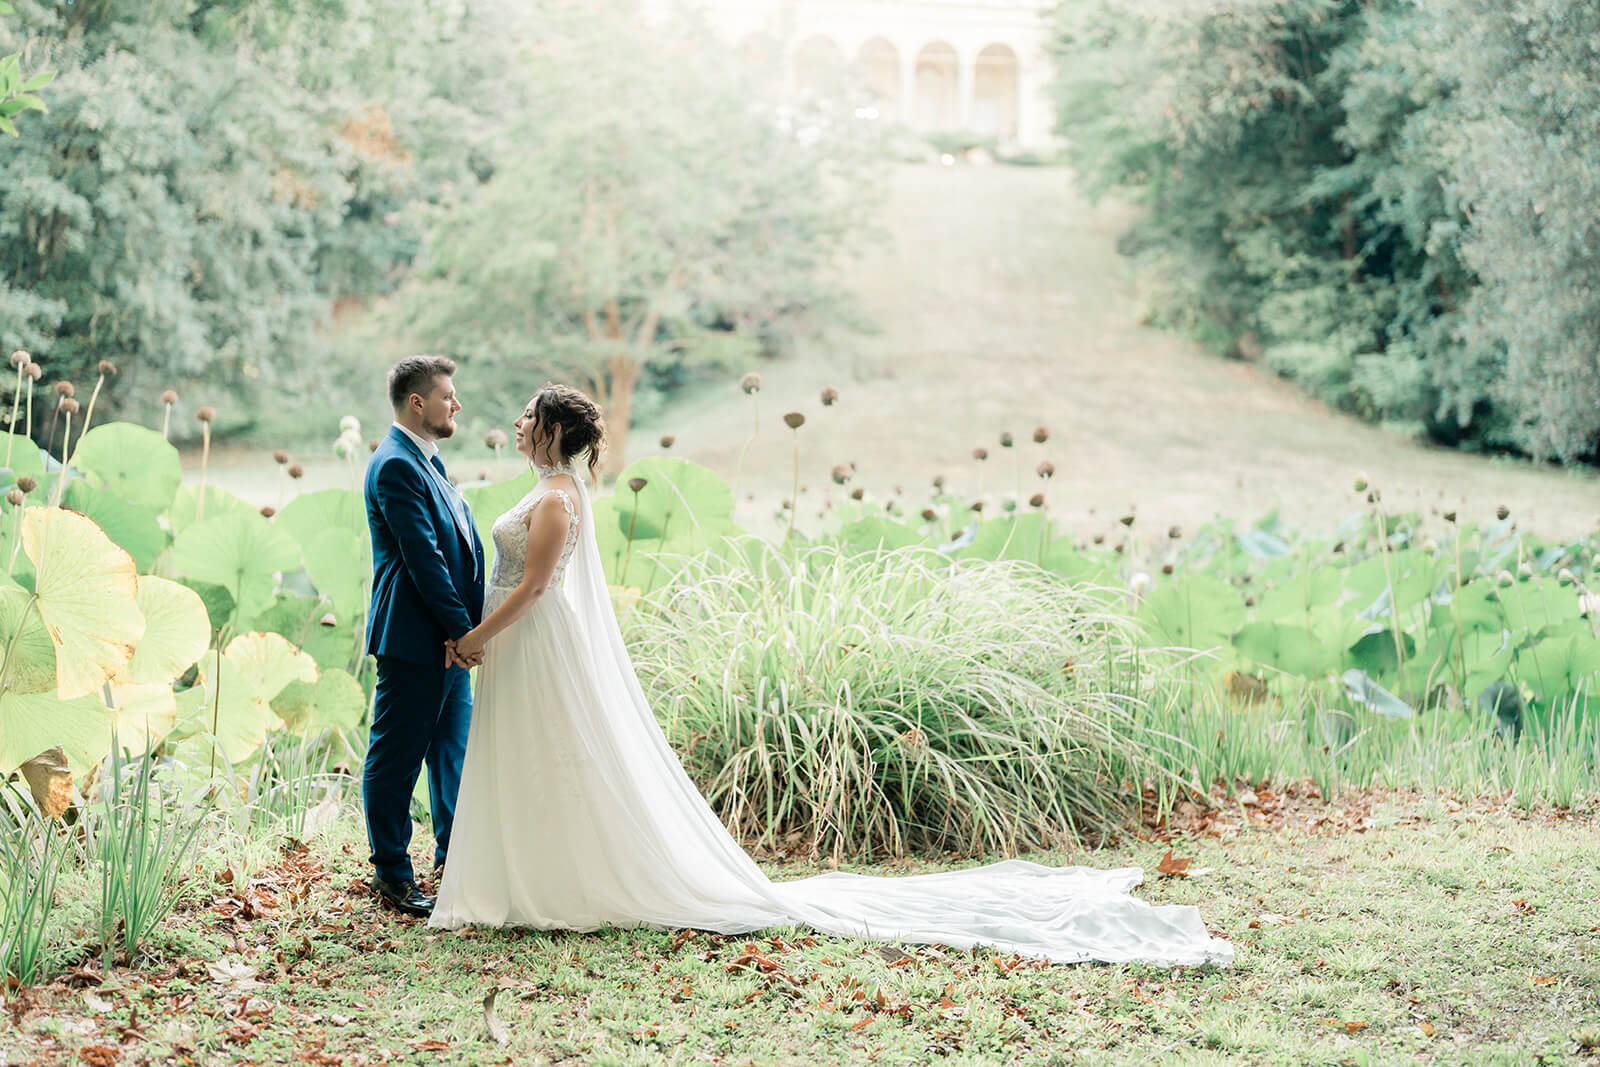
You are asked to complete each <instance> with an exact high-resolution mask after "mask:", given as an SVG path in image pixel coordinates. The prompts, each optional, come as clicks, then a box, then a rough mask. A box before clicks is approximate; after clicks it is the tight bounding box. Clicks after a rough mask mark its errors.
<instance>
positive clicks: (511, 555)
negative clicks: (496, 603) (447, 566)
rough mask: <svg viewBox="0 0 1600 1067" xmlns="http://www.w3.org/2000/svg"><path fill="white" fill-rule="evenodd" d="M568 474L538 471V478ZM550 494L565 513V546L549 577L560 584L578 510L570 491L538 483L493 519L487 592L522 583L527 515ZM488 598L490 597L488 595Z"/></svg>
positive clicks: (574, 540)
mask: <svg viewBox="0 0 1600 1067" xmlns="http://www.w3.org/2000/svg"><path fill="white" fill-rule="evenodd" d="M571 473H572V472H571V471H567V470H559V469H552V470H540V471H539V475H540V477H541V478H548V477H549V476H550V475H552V474H571ZM552 495H553V496H555V497H557V498H558V499H559V500H560V501H561V506H562V507H564V508H565V509H566V511H567V543H566V544H565V545H564V546H563V547H562V549H561V559H560V560H558V561H557V562H556V569H555V573H554V574H553V575H551V577H550V584H551V585H553V586H560V585H561V579H562V578H563V577H564V576H565V575H566V573H567V562H568V561H569V560H571V559H572V550H573V549H574V548H575V547H577V544H578V509H577V506H576V505H575V504H574V503H573V501H572V494H571V493H570V492H568V491H567V490H565V489H557V488H553V487H548V486H545V485H542V484H541V485H538V486H535V487H534V489H533V490H532V491H531V492H529V493H528V495H527V496H525V497H523V498H522V499H521V500H519V501H517V504H516V506H515V507H513V508H512V509H511V510H510V511H508V512H506V513H505V514H504V515H501V516H500V517H499V518H498V519H496V520H494V526H493V528H492V530H491V533H492V534H493V536H494V568H493V569H492V570H491V571H490V572H489V586H490V589H491V590H500V591H502V592H509V591H510V590H512V589H515V588H516V587H517V586H518V585H519V584H520V583H521V582H522V570H523V567H525V566H526V565H527V562H528V513H529V512H530V511H532V510H533V509H534V507H535V506H536V505H537V504H538V503H539V501H541V500H543V499H544V498H545V497H547V496H552ZM490 596H491V597H492V596H493V593H492V592H491V593H490ZM484 610H485V612H486V613H487V612H488V611H490V610H492V609H490V608H488V607H487V606H486V607H485V609H484Z"/></svg>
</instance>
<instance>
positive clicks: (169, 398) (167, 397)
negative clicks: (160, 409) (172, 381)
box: [161, 389, 178, 408]
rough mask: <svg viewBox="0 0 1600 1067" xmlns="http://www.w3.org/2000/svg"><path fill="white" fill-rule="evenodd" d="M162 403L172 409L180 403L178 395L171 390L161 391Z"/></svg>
mask: <svg viewBox="0 0 1600 1067" xmlns="http://www.w3.org/2000/svg"><path fill="white" fill-rule="evenodd" d="M161 402H162V403H163V404H165V405H166V406H167V407H169V408H170V407H171V406H172V405H174V404H176V403H177V402H178V394H177V393H176V392H174V391H173V390H171V389H163V390H161Z"/></svg>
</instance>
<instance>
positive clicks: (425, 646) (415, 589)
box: [365, 426, 484, 665]
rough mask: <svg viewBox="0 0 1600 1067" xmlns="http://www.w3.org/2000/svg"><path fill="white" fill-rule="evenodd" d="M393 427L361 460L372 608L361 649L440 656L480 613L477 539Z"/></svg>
mask: <svg viewBox="0 0 1600 1067" xmlns="http://www.w3.org/2000/svg"><path fill="white" fill-rule="evenodd" d="M452 493H453V490H452V489H451V488H450V487H449V481H448V480H447V479H446V478H445V476H444V475H443V474H441V473H440V472H439V470H438V469H437V468H435V467H433V466H432V465H431V464H430V463H429V462H428V461H427V460H426V459H425V458H423V455H422V452H421V451H420V450H419V449H418V448H417V446H416V445H415V444H414V443H413V442H412V441H411V439H410V438H408V437H407V436H406V435H405V434H404V433H402V432H401V431H400V430H399V429H398V428H396V427H393V426H391V427H389V434H388V436H387V437H385V438H384V439H383V440H382V441H381V442H379V444H378V449H377V451H375V452H374V453H373V454H372V458H371V460H369V461H368V463H367V478H366V486H365V497H366V502H367V526H368V528H369V529H370V530H371V531H372V611H371V613H370V614H369V616H368V627H367V651H368V652H369V653H371V654H373V655H377V656H393V657H395V658H396V659H402V660H408V661H410V662H413V663H437V664H440V665H442V664H443V663H444V643H445V640H446V639H451V640H454V639H456V638H458V637H460V636H461V635H463V634H465V633H466V632H467V631H468V630H470V629H472V628H473V627H474V626H476V625H477V624H478V622H479V620H480V619H481V618H482V615H483V581H484V573H483V571H484V567H483V564H484V558H483V542H482V541H480V540H479V538H478V532H477V530H476V528H475V527H474V526H473V523H472V512H471V511H470V510H469V509H468V508H467V506H466V501H465V500H463V501H461V502H460V505H461V509H460V514H459V515H458V514H457V511H456V508H455V507H454V506H453V505H452V501H451V494H452Z"/></svg>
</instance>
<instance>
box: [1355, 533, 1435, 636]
mask: <svg viewBox="0 0 1600 1067" xmlns="http://www.w3.org/2000/svg"><path fill="white" fill-rule="evenodd" d="M1445 574H1446V570H1445V567H1444V565H1443V564H1442V563H1441V562H1440V561H1439V560H1436V559H1434V558H1433V557H1432V556H1430V555H1428V554H1427V553H1424V552H1419V551H1416V550H1414V549H1405V550H1402V551H1399V552H1390V553H1389V554H1388V563H1387V570H1385V561H1384V557H1383V556H1375V557H1373V558H1372V559H1369V560H1364V561H1362V562H1361V563H1358V564H1356V565H1355V566H1354V567H1350V568H1347V569H1346V570H1345V580H1344V586H1345V589H1347V590H1349V591H1350V593H1351V594H1352V595H1353V597H1354V599H1355V602H1356V603H1355V608H1356V610H1357V611H1360V612H1362V613H1363V614H1365V615H1366V616H1367V617H1368V618H1371V619H1378V618H1382V617H1384V616H1387V615H1388V614H1389V609H1390V605H1391V604H1393V605H1395V606H1396V607H1397V608H1398V609H1399V614H1400V615H1401V617H1402V620H1403V619H1404V616H1405V615H1406V613H1407V612H1409V611H1411V610H1412V609H1413V608H1415V607H1416V606H1417V605H1418V604H1420V603H1422V602H1423V601H1424V600H1426V599H1428V597H1430V596H1432V595H1433V591H1434V590H1435V589H1437V588H1439V583H1440V582H1441V581H1443V580H1444V578H1445ZM1390 578H1393V580H1394V585H1393V588H1392V589H1391V588H1390V585H1389V579H1390ZM1386 594H1388V595H1386Z"/></svg>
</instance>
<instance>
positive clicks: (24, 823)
mask: <svg viewBox="0 0 1600 1067" xmlns="http://www.w3.org/2000/svg"><path fill="white" fill-rule="evenodd" d="M4 789H5V787H4V786H0V790H4ZM6 793H7V795H6V798H5V799H6V801H7V802H8V803H7V804H6V807H5V809H4V810H3V811H0V978H15V979H16V980H17V981H18V982H21V983H23V984H24V985H27V984H30V983H32V982H33V981H34V980H35V979H36V978H38V977H39V975H40V972H41V969H42V968H43V967H44V965H45V956H46V951H47V948H48V946H49V939H48V931H49V925H50V916H51V912H52V911H53V910H54V908H55V891H56V880H57V878H58V876H59V875H60V871H61V867H62V864H63V862H64V861H65V859H66V857H67V853H68V846H67V844H66V842H65V841H63V840H62V834H61V833H60V832H59V831H58V829H57V827H56V826H55V825H54V823H53V821H52V820H50V819H46V818H43V817H42V816H40V815H39V814H38V813H37V812H33V811H30V810H27V809H26V808H25V807H24V806H22V805H20V804H17V803H12V802H11V801H12V799H13V798H12V796H11V795H10V793H9V790H6Z"/></svg>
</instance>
